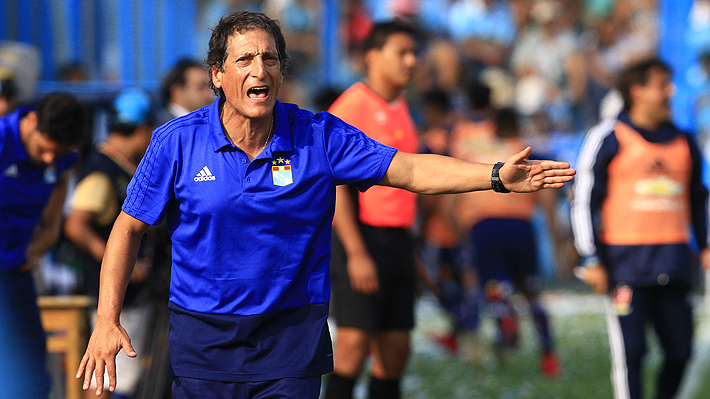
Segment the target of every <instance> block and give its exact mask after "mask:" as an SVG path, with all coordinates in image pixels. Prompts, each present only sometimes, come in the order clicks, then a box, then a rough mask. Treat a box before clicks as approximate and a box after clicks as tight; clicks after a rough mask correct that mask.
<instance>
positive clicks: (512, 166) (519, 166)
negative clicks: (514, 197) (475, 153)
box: [500, 147, 577, 193]
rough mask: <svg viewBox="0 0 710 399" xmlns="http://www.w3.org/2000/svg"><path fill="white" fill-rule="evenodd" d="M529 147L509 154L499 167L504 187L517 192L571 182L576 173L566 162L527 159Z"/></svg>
mask: <svg viewBox="0 0 710 399" xmlns="http://www.w3.org/2000/svg"><path fill="white" fill-rule="evenodd" d="M531 153H532V149H531V148H530V147H527V148H525V149H524V150H522V151H520V152H519V153H517V154H515V155H513V156H511V157H510V158H508V160H507V161H506V162H505V165H503V167H502V168H501V169H500V179H501V182H502V183H503V185H504V186H505V188H507V189H508V190H510V191H514V192H517V193H528V192H532V191H538V190H540V189H543V188H561V187H564V185H565V183H567V182H571V181H572V180H573V179H574V175H575V174H576V173H577V172H576V171H575V170H574V169H572V168H570V165H569V163H567V162H557V161H537V160H529V159H527V158H528V157H529V156H530V154H531Z"/></svg>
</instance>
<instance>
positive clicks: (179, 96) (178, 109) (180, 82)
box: [158, 59, 214, 125]
mask: <svg viewBox="0 0 710 399" xmlns="http://www.w3.org/2000/svg"><path fill="white" fill-rule="evenodd" d="M206 80H207V71H206V70H205V67H204V66H203V65H201V64H199V63H198V62H196V61H193V60H191V59H181V60H179V61H178V62H177V63H176V64H175V66H174V67H173V68H172V69H171V70H170V72H168V74H167V75H166V76H165V78H163V86H162V88H161V93H160V94H161V97H162V101H163V106H164V109H163V110H162V112H160V115H159V117H158V124H159V125H162V124H163V123H165V122H167V121H169V120H172V119H175V118H177V117H179V116H183V115H186V114H188V113H190V112H192V111H194V110H196V109H198V108H202V107H204V106H205V105H208V104H209V103H211V102H212V101H214V94H212V90H210V88H209V86H207V84H206Z"/></svg>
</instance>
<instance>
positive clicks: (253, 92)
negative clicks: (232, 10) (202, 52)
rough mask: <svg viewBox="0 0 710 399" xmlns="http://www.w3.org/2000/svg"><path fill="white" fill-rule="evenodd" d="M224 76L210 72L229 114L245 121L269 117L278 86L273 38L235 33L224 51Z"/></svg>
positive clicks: (278, 68)
mask: <svg viewBox="0 0 710 399" xmlns="http://www.w3.org/2000/svg"><path fill="white" fill-rule="evenodd" d="M227 51H228V55H227V59H226V60H225V62H224V72H222V71H218V70H216V69H214V68H213V69H212V82H213V83H214V85H215V87H217V88H222V90H223V91H224V96H225V98H226V104H225V110H224V112H225V115H228V114H227V112H229V111H230V110H228V109H227V107H230V108H232V109H233V111H236V113H237V114H238V115H241V116H244V117H246V118H257V119H258V118H263V117H266V116H268V115H271V112H272V110H273V108H274V105H275V104H276V96H277V95H278V93H279V87H280V86H281V79H282V76H281V64H280V62H279V56H278V51H277V49H276V41H275V40H274V37H273V36H272V35H271V34H270V33H268V32H266V31H263V30H261V29H255V30H249V31H245V32H244V33H236V34H234V35H233V36H232V38H231V39H230V42H229V45H228V47H227Z"/></svg>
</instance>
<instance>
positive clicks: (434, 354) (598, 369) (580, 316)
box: [356, 291, 710, 399]
mask: <svg viewBox="0 0 710 399" xmlns="http://www.w3.org/2000/svg"><path fill="white" fill-rule="evenodd" d="M544 300H545V303H546V304H547V307H548V308H549V310H550V316H551V322H552V328H553V334H554V336H555V341H556V348H557V352H558V355H559V357H560V359H561V363H562V375H561V376H560V377H559V378H557V379H554V380H552V379H548V378H546V377H544V376H543V375H542V373H541V372H540V367H539V363H540V355H539V350H538V345H537V336H536V334H535V331H534V329H533V327H532V324H531V320H530V317H529V315H528V314H527V309H526V308H525V302H522V303H520V301H517V302H516V305H517V304H520V306H517V308H518V309H519V311H520V313H521V329H522V339H521V342H520V347H519V348H518V349H517V350H516V351H515V352H514V353H512V354H510V355H509V356H508V357H507V358H506V362H505V363H504V364H499V363H498V361H497V360H496V359H497V358H496V356H494V355H493V353H492V348H491V346H490V342H492V341H493V339H494V331H495V329H494V327H493V322H492V320H489V319H486V318H484V320H483V324H482V327H481V332H480V340H481V341H482V344H481V351H482V356H481V360H480V361H479V362H477V363H475V364H469V363H467V362H465V361H464V360H463V359H461V358H460V357H459V356H454V355H451V354H449V353H448V352H446V351H445V350H443V349H442V348H440V347H438V346H437V345H435V344H432V343H431V341H430V339H429V337H430V336H431V334H433V333H436V332H442V331H445V330H446V326H447V323H446V318H445V316H444V315H443V313H442V312H441V311H440V310H439V309H438V307H437V306H436V305H435V303H434V302H433V301H432V300H431V299H426V298H425V299H424V300H422V301H420V303H419V304H418V308H417V320H418V321H417V322H418V325H417V328H416V330H415V331H414V334H413V338H412V344H413V355H412V357H411V360H410V363H409V366H408V369H407V373H406V377H405V378H404V380H403V391H404V392H403V397H404V398H408V399H444V398H452V399H459V398H460V399H463V398H467V399H468V398H471V399H473V398H492V399H517V398H539V399H543V398H544V399H550V398H570V399H572V398H580V399H582V398H584V399H587V398H612V396H613V395H612V388H611V382H610V379H609V372H610V360H609V343H608V339H607V333H606V322H605V316H604V314H603V312H602V310H603V309H604V304H603V299H602V298H601V297H599V296H596V295H592V294H587V293H575V292H559V291H548V292H547V293H546V295H545V297H544ZM706 308H707V303H706V302H700V303H698V306H696V315H697V317H696V320H697V328H696V352H695V353H696V356H695V358H694V360H693V362H694V363H693V365H692V366H691V369H690V371H689V373H688V375H687V376H686V377H687V378H686V380H691V381H690V384H686V385H689V386H686V387H685V388H684V390H683V392H681V395H680V398H683V399H691V398H693V399H694V398H697V399H700V398H710V382H709V381H706V380H707V377H708V376H710V372H709V371H708V367H707V364H708V362H709V361H710V320H708V316H707V311H706V310H705V309H706ZM649 347H650V353H649V355H648V356H647V358H646V377H647V378H646V381H645V382H646V386H647V388H646V397H647V398H650V397H651V394H652V391H653V389H652V386H653V385H652V384H653V380H652V379H653V375H655V373H656V370H657V368H658V365H659V363H660V360H661V359H660V353H659V350H658V346H657V343H656V342H655V339H654V338H652V339H650V340H649ZM364 391H365V387H364V385H363V384H359V386H358V388H357V390H356V393H357V395H356V396H358V397H360V398H362V397H366V395H365V392H364Z"/></svg>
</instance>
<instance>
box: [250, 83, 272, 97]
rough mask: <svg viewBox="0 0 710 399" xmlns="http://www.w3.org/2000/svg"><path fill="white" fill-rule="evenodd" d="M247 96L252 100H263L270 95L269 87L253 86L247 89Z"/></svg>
mask: <svg viewBox="0 0 710 399" xmlns="http://www.w3.org/2000/svg"><path fill="white" fill-rule="evenodd" d="M247 96H249V98H250V99H252V100H263V99H265V98H266V97H268V96H269V88H268V87H267V86H258V87H252V88H251V89H249V90H247Z"/></svg>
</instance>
